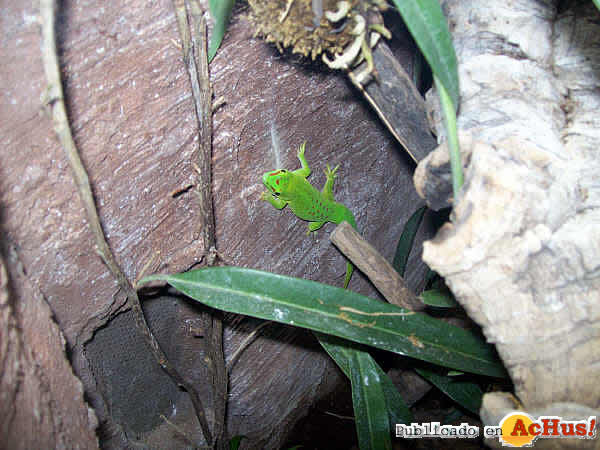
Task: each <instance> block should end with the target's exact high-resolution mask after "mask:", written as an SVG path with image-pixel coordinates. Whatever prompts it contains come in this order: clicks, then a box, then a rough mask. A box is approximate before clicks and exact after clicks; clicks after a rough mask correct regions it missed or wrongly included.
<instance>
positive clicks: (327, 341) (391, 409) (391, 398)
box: [316, 333, 413, 424]
mask: <svg viewBox="0 0 600 450" xmlns="http://www.w3.org/2000/svg"><path fill="white" fill-rule="evenodd" d="M316 334H317V338H318V339H319V342H320V343H321V345H322V346H323V348H324V349H325V351H326V352H327V353H328V354H329V356H331V357H332V358H333V360H334V361H335V362H336V363H337V365H338V366H339V367H340V369H341V370H342V372H344V374H345V375H346V376H347V377H348V378H352V375H351V367H350V360H351V357H352V354H353V353H354V352H360V351H362V350H359V349H357V348H355V347H353V346H352V345H354V346H356V344H352V343H350V342H348V341H345V340H343V339H340V338H338V337H335V336H331V335H327V334H321V333H316ZM369 357H370V358H372V357H371V356H370V355H369ZM373 364H374V365H375V367H376V368H377V374H378V375H379V380H380V383H381V387H382V389H383V393H384V395H385V399H386V405H387V411H388V416H389V420H390V424H395V423H405V424H409V423H411V422H412V420H413V417H412V414H411V412H410V410H409V409H408V406H406V403H405V402H404V399H403V398H402V396H401V395H400V393H399V392H398V389H396V386H394V383H393V382H392V380H390V377H388V376H387V374H386V373H385V372H384V371H383V369H382V368H381V367H379V364H377V362H376V361H373Z"/></svg>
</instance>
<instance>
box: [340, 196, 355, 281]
mask: <svg viewBox="0 0 600 450" xmlns="http://www.w3.org/2000/svg"><path fill="white" fill-rule="evenodd" d="M342 206H343V205H342ZM344 220H345V221H346V222H348V223H349V224H350V225H352V228H354V229H355V230H357V231H358V228H357V227H356V220H355V219H354V214H352V211H350V210H349V209H348V208H346V207H345V206H344V214H343V217H342V221H344ZM353 271H354V266H353V265H352V263H351V262H350V261H348V263H347V264H346V278H345V279H344V289H346V288H347V287H348V283H350V278H352V272H353Z"/></svg>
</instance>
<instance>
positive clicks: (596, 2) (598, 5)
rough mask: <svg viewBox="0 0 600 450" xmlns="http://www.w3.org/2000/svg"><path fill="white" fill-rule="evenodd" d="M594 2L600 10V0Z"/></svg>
mask: <svg viewBox="0 0 600 450" xmlns="http://www.w3.org/2000/svg"><path fill="white" fill-rule="evenodd" d="M592 1H593V2H594V5H596V8H598V9H599V10H600V0H592Z"/></svg>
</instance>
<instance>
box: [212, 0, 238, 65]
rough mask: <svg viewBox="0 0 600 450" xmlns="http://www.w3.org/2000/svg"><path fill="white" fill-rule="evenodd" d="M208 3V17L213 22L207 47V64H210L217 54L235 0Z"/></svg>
mask: <svg viewBox="0 0 600 450" xmlns="http://www.w3.org/2000/svg"><path fill="white" fill-rule="evenodd" d="M208 3H209V7H210V15H211V17H212V19H213V21H214V27H213V30H212V35H211V37H210V46H209V47H208V62H209V63H210V62H211V61H212V59H213V58H214V57H215V55H216V54H217V50H218V49H219V47H220V46H221V42H222V41H223V36H225V30H226V29H227V22H229V16H230V15H231V10H232V9H233V4H234V3H235V0H210V1H209V2H208Z"/></svg>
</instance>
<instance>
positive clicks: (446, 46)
mask: <svg viewBox="0 0 600 450" xmlns="http://www.w3.org/2000/svg"><path fill="white" fill-rule="evenodd" d="M394 4H395V5H396V8H398V11H400V14H401V15H402V18H403V19H404V23H405V24H406V26H407V28H408V29H409V31H410V33H411V34H412V36H413V38H414V39H415V42H416V43H417V45H418V46H419V49H420V50H421V53H423V56H424V57H425V59H426V60H427V62H428V63H429V66H430V67H431V70H432V71H433V74H434V75H435V76H437V78H438V79H439V80H440V82H441V83H442V84H443V85H444V87H445V88H446V90H447V91H448V94H449V95H450V97H451V98H452V103H453V104H454V109H455V110H456V109H457V108H458V95H459V91H458V70H457V62H456V54H455V53H454V47H452V37H451V36H450V32H449V31H448V25H447V23H446V18H445V17H444V13H443V12H442V8H441V7H440V4H439V3H438V1H437V0H412V1H406V0H394Z"/></svg>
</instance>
